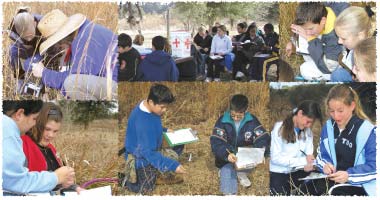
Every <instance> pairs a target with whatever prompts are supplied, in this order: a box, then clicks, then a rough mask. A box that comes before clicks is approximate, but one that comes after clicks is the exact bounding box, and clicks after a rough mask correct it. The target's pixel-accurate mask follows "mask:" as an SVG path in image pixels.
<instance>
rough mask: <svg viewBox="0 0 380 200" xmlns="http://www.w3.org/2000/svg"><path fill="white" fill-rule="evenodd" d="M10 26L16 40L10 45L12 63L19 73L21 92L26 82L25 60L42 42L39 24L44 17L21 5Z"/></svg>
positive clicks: (10, 35)
mask: <svg viewBox="0 0 380 200" xmlns="http://www.w3.org/2000/svg"><path fill="white" fill-rule="evenodd" d="M16 12H17V14H16V16H15V17H14V18H13V20H12V22H11V25H10V27H9V37H10V39H12V40H13V41H14V43H13V44H12V45H11V46H10V52H9V55H10V64H11V66H12V69H13V70H15V71H16V72H15V76H16V75H18V77H17V78H18V79H19V80H18V83H17V86H18V87H17V92H21V89H22V85H23V84H24V73H25V71H24V70H23V68H22V65H23V64H24V60H25V59H27V58H29V57H31V56H33V55H34V54H36V52H38V47H39V45H40V43H41V42H42V38H41V33H40V32H39V31H38V29H37V24H38V22H39V21H40V19H41V18H42V16H41V15H38V14H31V9H30V7H20V8H18V9H17V11H16Z"/></svg>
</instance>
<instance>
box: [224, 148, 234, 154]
mask: <svg viewBox="0 0 380 200" xmlns="http://www.w3.org/2000/svg"><path fill="white" fill-rule="evenodd" d="M226 151H227V152H228V153H229V154H234V153H231V151H230V150H228V149H226ZM234 155H235V154H234Z"/></svg>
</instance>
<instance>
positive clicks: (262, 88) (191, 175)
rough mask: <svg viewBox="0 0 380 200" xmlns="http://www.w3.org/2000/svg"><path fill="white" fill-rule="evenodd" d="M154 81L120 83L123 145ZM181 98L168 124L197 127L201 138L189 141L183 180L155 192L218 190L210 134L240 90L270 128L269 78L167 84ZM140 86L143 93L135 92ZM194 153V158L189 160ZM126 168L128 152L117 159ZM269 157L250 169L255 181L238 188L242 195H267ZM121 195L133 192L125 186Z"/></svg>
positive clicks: (216, 192) (165, 121)
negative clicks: (135, 110)
mask: <svg viewBox="0 0 380 200" xmlns="http://www.w3.org/2000/svg"><path fill="white" fill-rule="evenodd" d="M150 85H151V83H126V84H119V119H120V128H121V129H120V131H119V141H120V142H119V147H120V148H122V147H123V146H124V138H125V129H126V122H127V119H128V116H129V113H130V112H131V110H132V109H133V108H134V107H135V106H136V105H137V103H138V102H140V101H141V100H143V99H145V98H146V97H147V94H148V92H149V88H150ZM165 85H167V86H168V87H169V88H170V89H171V90H172V92H173V93H174V95H175V97H176V102H175V103H174V104H173V105H171V106H170V107H169V109H168V112H167V113H166V114H165V116H163V117H162V119H163V120H162V121H163V125H164V126H165V127H170V128H173V129H178V128H184V127H190V128H193V129H194V130H197V131H198V136H199V139H200V140H199V142H196V143H192V144H188V145H186V146H185V149H184V152H183V154H182V156H181V157H180V162H181V164H183V165H184V167H185V168H186V170H187V172H188V173H187V174H185V175H184V176H183V177H184V183H182V184H176V185H158V186H157V187H156V189H155V190H154V191H153V193H152V195H219V194H220V193H219V178H218V170H217V168H216V167H215V165H214V156H213V154H212V152H211V147H210V140H209V137H210V135H211V133H212V129H213V127H214V125H215V122H216V120H217V118H218V117H219V116H220V115H221V114H222V113H223V111H224V110H225V109H226V108H227V105H228V100H229V98H230V97H231V96H232V95H234V94H237V93H241V94H245V95H246V96H247V97H248V99H249V111H250V112H252V114H254V115H256V116H257V117H258V119H259V120H260V121H261V123H262V124H263V125H264V127H265V128H266V129H267V130H269V128H270V127H268V126H269V117H268V116H267V115H268V113H269V111H268V106H267V105H268V102H269V86H268V84H267V83H255V84H252V83H226V84H224V83H165ZM136 91H139V92H136ZM190 154H192V161H191V162H189V161H188V157H189V155H190ZM118 161H119V166H120V167H122V164H123V163H124V157H120V158H119V159H118ZM268 166H269V165H268V160H267V161H266V163H265V164H263V165H260V166H258V167H257V168H256V169H255V170H254V171H253V172H252V173H251V174H250V179H251V180H252V186H251V187H250V188H248V189H244V188H242V187H239V195H268V194H269V167H268ZM115 193H116V194H117V195H134V193H132V192H129V191H128V190H126V189H123V188H118V189H117V191H115Z"/></svg>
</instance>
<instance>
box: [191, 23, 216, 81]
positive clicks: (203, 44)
mask: <svg viewBox="0 0 380 200" xmlns="http://www.w3.org/2000/svg"><path fill="white" fill-rule="evenodd" d="M211 43H212V37H211V36H210V35H209V34H208V33H207V32H206V30H205V29H204V28H203V27H202V26H201V27H199V28H198V33H197V34H196V35H195V36H194V45H195V48H196V50H197V52H199V53H196V54H195V55H199V57H200V58H199V60H200V64H198V69H197V71H198V74H200V75H205V73H206V68H205V65H206V59H207V57H208V55H209V54H210V49H211Z"/></svg>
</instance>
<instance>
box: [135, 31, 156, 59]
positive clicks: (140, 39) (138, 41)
mask: <svg viewBox="0 0 380 200" xmlns="http://www.w3.org/2000/svg"><path fill="white" fill-rule="evenodd" d="M143 44H144V36H143V35H141V34H138V35H136V36H135V39H133V44H132V47H133V48H135V49H136V50H137V51H138V52H139V53H140V54H141V55H144V56H145V55H147V54H150V53H152V50H151V49H149V48H145V47H144V46H143Z"/></svg>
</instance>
